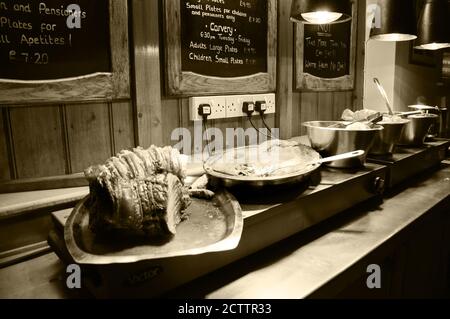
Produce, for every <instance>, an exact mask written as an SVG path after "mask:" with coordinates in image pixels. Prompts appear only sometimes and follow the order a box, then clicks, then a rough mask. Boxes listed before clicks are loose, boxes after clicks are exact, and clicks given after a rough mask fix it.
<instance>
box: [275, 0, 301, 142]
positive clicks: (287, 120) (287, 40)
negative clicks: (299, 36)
mask: <svg viewBox="0 0 450 319" xmlns="http://www.w3.org/2000/svg"><path fill="white" fill-rule="evenodd" d="M291 3H292V0H282V1H278V35H279V37H278V72H277V99H276V101H277V102H276V104H277V108H278V112H277V127H279V128H280V137H281V138H289V137H291V136H292V135H293V134H292V133H293V131H294V130H293V128H292V125H293V117H294V116H293V113H296V110H298V105H293V97H292V83H293V63H292V61H293V57H292V56H293V51H294V49H293V48H294V44H293V40H294V36H293V34H294V27H293V24H292V22H290V20H289V17H290V12H291Z"/></svg>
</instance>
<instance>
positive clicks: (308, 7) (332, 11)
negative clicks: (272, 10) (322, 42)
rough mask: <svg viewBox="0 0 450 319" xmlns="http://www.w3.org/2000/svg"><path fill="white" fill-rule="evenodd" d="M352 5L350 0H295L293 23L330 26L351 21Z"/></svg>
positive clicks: (292, 8)
mask: <svg viewBox="0 0 450 319" xmlns="http://www.w3.org/2000/svg"><path fill="white" fill-rule="evenodd" d="M351 18H352V5H351V3H350V1H349V0H293V2H292V7H291V21H293V22H299V23H306V24H330V23H341V22H345V21H349V20H351Z"/></svg>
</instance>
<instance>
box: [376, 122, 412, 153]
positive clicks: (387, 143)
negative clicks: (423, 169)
mask: <svg viewBox="0 0 450 319" xmlns="http://www.w3.org/2000/svg"><path fill="white" fill-rule="evenodd" d="M408 123H409V120H403V121H401V122H400V121H399V122H379V123H378V124H379V125H381V126H383V127H384V130H382V131H379V132H378V133H377V134H375V141H374V143H373V146H372V147H371V148H370V150H369V154H373V155H386V154H391V153H392V152H393V151H394V149H395V146H396V145H397V143H398V141H399V140H400V137H401V136H402V133H403V130H404V128H405V126H406V124H408Z"/></svg>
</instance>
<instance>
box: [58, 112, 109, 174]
mask: <svg viewBox="0 0 450 319" xmlns="http://www.w3.org/2000/svg"><path fill="white" fill-rule="evenodd" d="M108 115H109V114H108V105H107V104H81V105H67V106H66V126H67V131H68V132H67V133H68V144H69V149H70V165H71V172H72V173H78V172H82V171H83V170H84V169H85V168H87V167H88V166H89V165H93V164H98V163H100V162H103V161H105V160H106V159H107V158H108V157H109V156H111V155H112V153H113V149H112V143H111V142H112V140H111V136H110V135H111V134H110V121H109V116H108Z"/></svg>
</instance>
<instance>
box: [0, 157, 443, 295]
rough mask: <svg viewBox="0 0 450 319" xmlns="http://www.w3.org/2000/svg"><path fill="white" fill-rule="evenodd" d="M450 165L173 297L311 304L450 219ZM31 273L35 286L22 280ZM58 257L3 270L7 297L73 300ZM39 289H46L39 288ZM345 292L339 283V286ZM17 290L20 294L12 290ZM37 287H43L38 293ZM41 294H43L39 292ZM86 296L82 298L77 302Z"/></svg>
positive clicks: (0, 285) (1, 290)
mask: <svg viewBox="0 0 450 319" xmlns="http://www.w3.org/2000/svg"><path fill="white" fill-rule="evenodd" d="M449 208H450V162H448V161H447V162H444V163H443V164H442V167H441V169H440V170H438V171H435V172H431V173H430V172H428V173H427V174H424V175H422V176H421V177H418V178H416V179H415V180H414V181H413V182H411V183H410V184H408V187H407V188H404V189H401V190H399V191H398V192H397V193H396V194H392V195H391V196H388V197H386V198H385V200H384V202H383V203H381V204H380V203H378V202H368V203H364V204H361V205H358V206H357V207H355V208H353V209H351V212H349V213H348V214H341V215H339V216H338V217H339V218H337V219H335V218H333V220H332V221H330V223H328V222H327V223H322V224H320V225H318V226H316V227H314V228H313V229H312V230H307V231H305V232H304V233H303V232H302V233H300V234H298V235H294V236H292V237H291V238H288V239H286V240H284V241H282V242H279V243H277V244H275V245H273V246H271V247H269V248H266V249H264V250H262V251H260V252H258V253H256V254H254V255H251V256H249V257H246V258H244V259H242V260H240V261H237V262H235V263H233V264H231V265H229V266H226V267H224V268H222V269H219V270H217V271H215V272H213V273H211V274H209V275H206V276H204V277H202V278H199V279H197V280H195V281H193V282H191V283H189V284H187V285H186V286H184V287H181V288H180V289H177V290H176V291H173V292H171V293H170V294H168V295H167V296H168V297H204V298H304V297H308V296H315V295H317V296H320V295H321V293H318V291H319V290H320V289H322V288H323V287H324V286H326V285H330V282H332V281H335V279H336V278H338V277H340V276H341V275H342V274H344V273H345V272H346V271H347V272H348V270H349V269H353V267H355V265H357V264H358V262H360V261H361V260H364V259H367V258H368V257H370V255H371V254H372V253H373V252H375V251H377V250H378V249H379V248H380V247H381V246H383V245H386V244H387V243H389V242H391V241H392V240H395V238H396V237H398V236H399V235H400V234H403V233H405V232H407V230H408V228H409V227H410V226H411V225H414V224H415V222H416V221H417V220H419V219H421V218H422V217H424V216H426V215H427V213H431V212H433V211H434V210H436V209H437V210H438V211H439V212H440V213H444V214H450V209H449ZM24 274H25V275H26V276H27V277H28V278H36V279H35V280H30V281H27V280H23V279H20V278H24ZM64 283H65V274H64V272H63V269H61V263H60V262H59V261H58V259H57V257H56V255H54V254H53V253H52V254H48V255H44V256H41V257H39V258H36V259H33V260H30V261H27V262H24V263H21V264H17V265H14V266H10V267H7V268H4V269H0V297H2V298H5V297H6V298H8V297H9V298H11V297H12V298H21V297H29V298H34V297H35V298H39V297H48V298H71V297H74V295H73V293H70V292H68V291H67V289H65V288H64ZM36 285H39V287H37V286H36ZM337 285H338V284H337ZM12 286H14V289H12V288H11V289H10V287H12ZM35 286H36V287H35ZM37 288H39V289H37ZM77 296H79V295H78V294H77V295H75V297H77Z"/></svg>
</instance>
